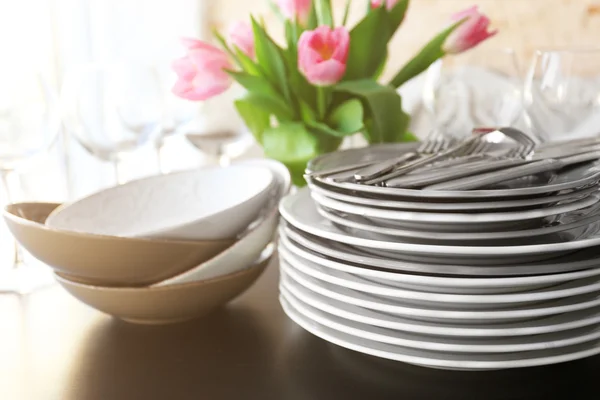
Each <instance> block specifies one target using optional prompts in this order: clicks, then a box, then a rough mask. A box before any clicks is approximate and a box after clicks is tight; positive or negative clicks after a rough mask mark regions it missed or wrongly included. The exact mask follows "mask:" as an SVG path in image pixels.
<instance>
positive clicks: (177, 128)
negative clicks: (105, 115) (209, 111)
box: [155, 63, 203, 173]
mask: <svg viewBox="0 0 600 400" xmlns="http://www.w3.org/2000/svg"><path fill="white" fill-rule="evenodd" d="M157 70H158V71H159V80H160V86H161V92H162V95H163V114H162V116H163V118H162V123H161V125H160V132H159V135H158V137H157V138H156V142H155V148H156V160H157V164H158V170H159V172H160V173H167V172H168V171H167V170H166V169H165V168H164V163H163V154H162V153H163V148H164V145H165V140H166V139H168V138H169V137H171V136H175V135H177V134H179V133H182V131H183V130H182V128H183V127H185V126H186V124H188V123H190V122H191V121H192V120H193V119H194V118H195V117H196V115H197V114H198V113H199V112H201V110H202V106H203V103H202V102H194V101H190V100H186V99H182V98H181V97H178V96H176V95H174V94H173V92H172V91H171V88H172V87H173V85H174V84H175V82H176V81H177V74H175V72H174V71H173V69H172V68H171V66H170V65H167V64H166V63H163V64H159V65H158V67H157Z"/></svg>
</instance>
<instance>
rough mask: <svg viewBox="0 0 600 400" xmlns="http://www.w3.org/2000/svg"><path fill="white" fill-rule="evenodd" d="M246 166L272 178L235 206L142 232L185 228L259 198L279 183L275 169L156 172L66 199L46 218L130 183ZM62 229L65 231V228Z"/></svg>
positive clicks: (193, 169)
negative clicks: (79, 196) (85, 194)
mask: <svg viewBox="0 0 600 400" xmlns="http://www.w3.org/2000/svg"><path fill="white" fill-rule="evenodd" d="M244 168H249V169H254V170H264V171H265V172H266V173H267V174H268V176H269V178H270V179H269V180H268V182H267V184H266V185H265V186H264V188H263V189H262V190H260V191H257V192H256V193H254V194H253V195H252V196H250V197H248V198H246V199H245V200H244V201H242V202H238V203H236V204H235V205H233V206H231V207H229V208H226V209H223V210H219V211H217V212H215V213H212V214H209V215H206V216H204V217H201V218H196V219H194V220H192V221H189V222H185V223H181V224H173V225H169V226H165V227H162V228H158V229H152V230H149V231H147V232H142V234H143V235H155V234H158V233H162V232H166V231H169V230H173V229H180V228H185V227H188V226H190V225H193V224H195V223H198V222H201V221H203V220H205V219H207V218H210V217H212V216H215V215H219V214H222V213H224V212H227V211H229V210H230V209H232V208H235V207H239V206H240V205H242V204H244V203H246V202H249V201H251V200H253V199H255V198H257V197H258V196H261V195H263V194H264V193H265V192H268V191H269V190H270V188H272V187H273V185H275V184H277V182H276V179H275V178H276V177H275V174H274V173H273V171H272V170H271V169H270V168H268V167H266V166H259V165H243V164H242V163H240V164H231V165H228V166H226V167H221V166H209V167H200V168H191V169H185V170H181V171H175V172H170V173H168V174H158V175H156V174H155V175H150V176H145V177H142V178H138V179H133V180H131V181H128V182H125V183H124V184H122V185H115V186H110V187H107V188H103V189H100V190H97V191H95V192H93V193H90V194H88V195H87V196H83V197H81V198H78V199H77V200H74V201H66V202H64V203H62V204H60V205H59V206H58V207H56V208H55V209H54V210H52V211H51V212H50V214H48V216H47V217H46V220H47V219H49V218H50V217H52V216H53V215H57V214H59V213H61V212H63V211H64V210H66V209H68V208H69V207H70V206H72V205H75V204H78V203H81V202H85V201H88V200H89V199H91V198H94V197H97V196H99V195H100V194H101V193H104V192H107V191H114V190H116V189H117V188H121V187H124V186H128V185H133V184H136V183H138V182H142V183H143V182H146V181H151V180H154V179H160V178H163V177H172V176H179V175H186V174H194V173H210V172H212V171H222V170H226V169H236V170H237V169H239V170H241V169H244ZM45 226H47V225H45ZM47 227H48V228H51V229H57V228H53V227H49V226H47ZM62 230H63V231H64V228H63V229H62ZM89 234H90V235H97V236H109V237H123V236H115V235H107V234H98V233H89ZM136 238H144V237H143V236H136ZM232 239H235V237H234V238H232ZM219 240H226V239H209V240H207V241H219ZM180 241H186V240H180ZM190 241H194V240H193V239H190ZM200 241H203V240H200Z"/></svg>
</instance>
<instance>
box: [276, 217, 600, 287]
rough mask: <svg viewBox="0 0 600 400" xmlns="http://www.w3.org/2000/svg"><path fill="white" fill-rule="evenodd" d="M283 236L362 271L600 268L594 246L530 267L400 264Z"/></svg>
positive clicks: (533, 272) (504, 273)
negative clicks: (360, 268)
mask: <svg viewBox="0 0 600 400" xmlns="http://www.w3.org/2000/svg"><path fill="white" fill-rule="evenodd" d="M280 234H284V235H285V236H287V237H288V238H289V239H291V240H293V241H294V242H295V243H298V244H300V245H302V246H303V247H305V248H307V249H309V250H311V251H314V252H315V253H318V254H323V255H325V256H327V257H331V258H334V259H337V260H342V261H347V262H350V263H353V264H358V265H360V266H361V267H363V268H376V269H384V270H390V271H403V272H410V273H417V274H430V275H434V276H439V275H441V276H446V275H449V276H469V277H473V276H493V277H508V276H514V277H516V276H519V277H520V276H540V275H546V274H558V273H565V272H575V271H583V270H586V269H590V268H597V267H598V259H599V257H598V249H597V248H595V247H591V248H588V249H585V250H580V251H577V252H574V253H570V254H567V255H564V256H561V257H555V258H552V259H549V260H546V261H540V262H536V263H528V264H512V263H511V264H508V265H501V266H496V265H492V266H490V265H461V264H458V263H455V264H450V263H448V264H435V263H423V262H420V263H416V262H409V261H400V260H395V259H389V258H384V257H378V256H372V255H370V254H365V253H364V252H360V251H359V250H357V249H355V248H353V247H351V246H347V245H344V244H341V243H337V242H333V241H331V240H327V239H322V238H320V237H317V236H308V235H303V234H301V233H300V232H297V231H295V230H293V229H291V228H289V227H286V226H282V227H281V228H280Z"/></svg>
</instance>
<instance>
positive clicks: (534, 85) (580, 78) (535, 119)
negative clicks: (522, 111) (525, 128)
mask: <svg viewBox="0 0 600 400" xmlns="http://www.w3.org/2000/svg"><path fill="white" fill-rule="evenodd" d="M524 100H525V106H526V109H527V115H528V117H529V120H530V123H531V127H532V129H533V130H534V132H535V133H536V134H537V135H538V136H539V137H540V138H541V139H542V140H543V141H551V140H555V139H563V140H564V139H569V138H578V137H585V136H591V135H598V134H599V133H600V130H599V129H598V124H599V123H600V48H590V49H575V48H570V49H549V50H538V51H536V52H535V54H534V56H533V61H532V63H531V67H530V69H529V72H528V74H527V78H526V80H525V89H524Z"/></svg>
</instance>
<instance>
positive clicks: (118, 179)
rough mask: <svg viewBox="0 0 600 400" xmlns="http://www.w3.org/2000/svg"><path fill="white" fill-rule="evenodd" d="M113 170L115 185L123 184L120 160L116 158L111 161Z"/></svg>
mask: <svg viewBox="0 0 600 400" xmlns="http://www.w3.org/2000/svg"><path fill="white" fill-rule="evenodd" d="M113 169H114V172H115V184H117V185H122V184H124V183H125V179H123V174H121V160H119V158H118V157H117V158H115V159H114V160H113Z"/></svg>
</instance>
